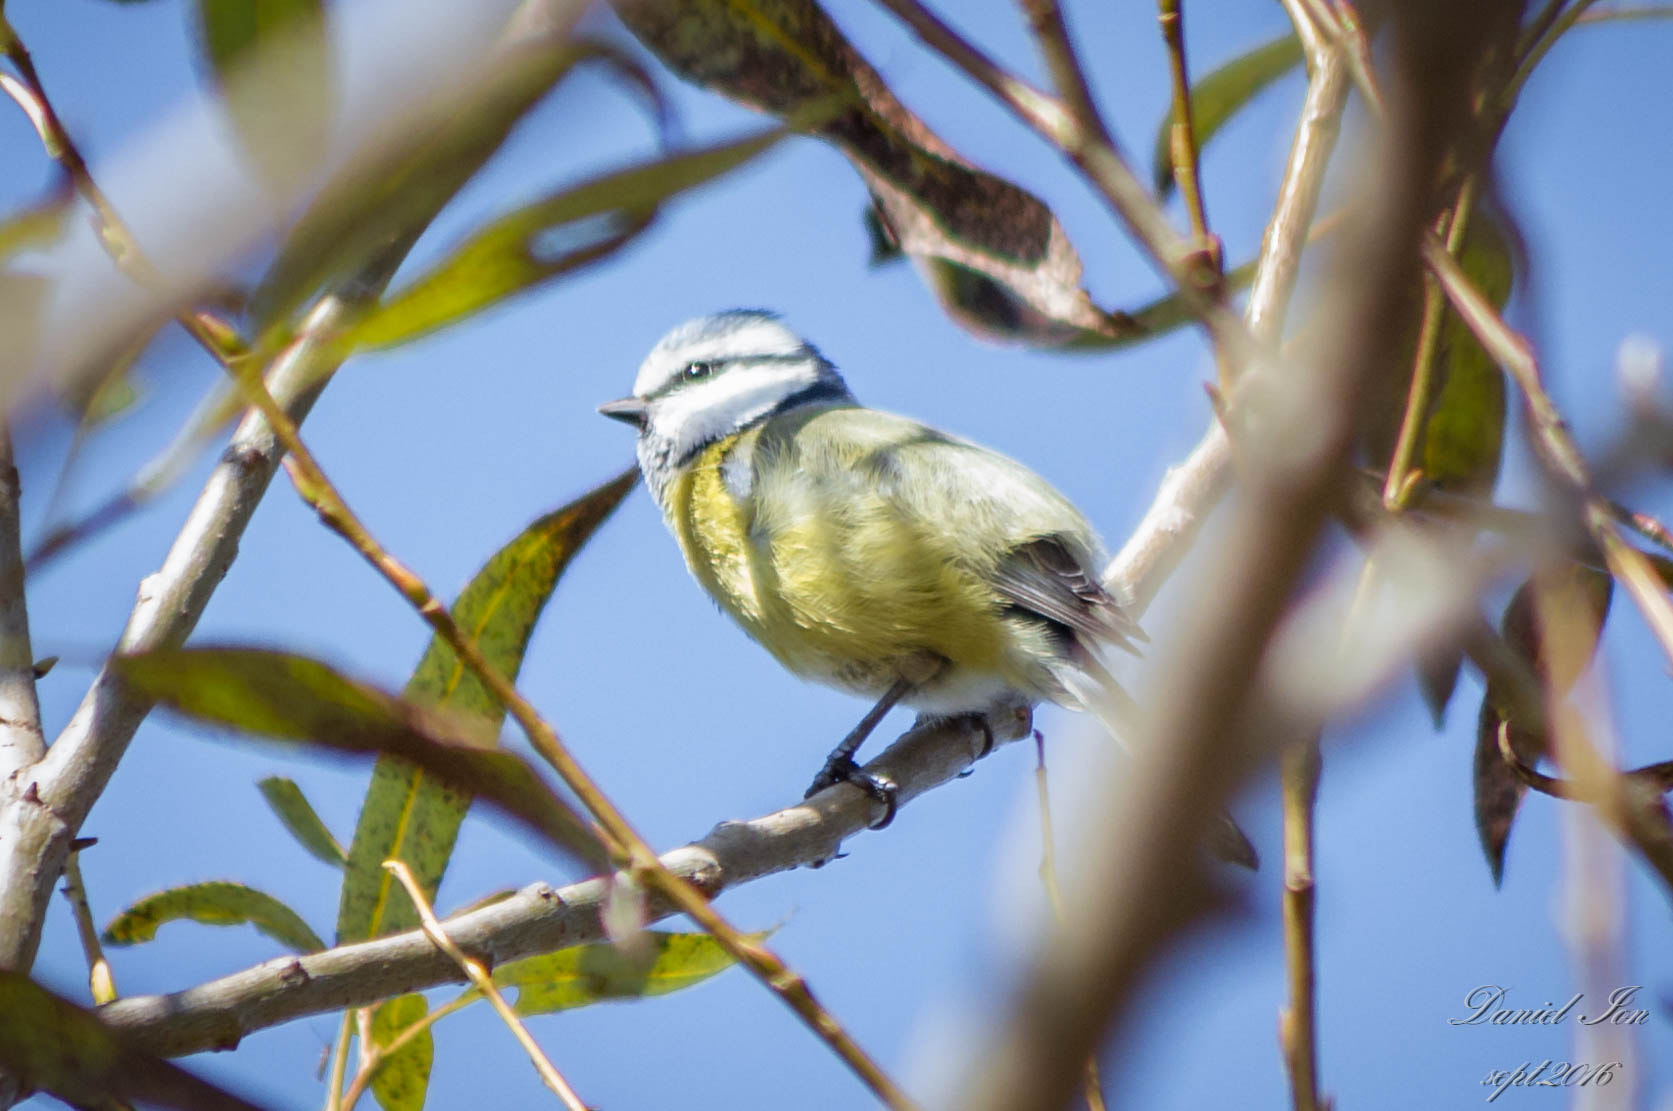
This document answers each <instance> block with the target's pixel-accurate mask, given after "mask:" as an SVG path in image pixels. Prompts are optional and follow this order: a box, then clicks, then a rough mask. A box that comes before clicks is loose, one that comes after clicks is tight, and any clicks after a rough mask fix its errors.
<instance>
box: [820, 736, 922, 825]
mask: <svg viewBox="0 0 1673 1111" xmlns="http://www.w3.org/2000/svg"><path fill="white" fill-rule="evenodd" d="M838 783H851V784H853V785H854V786H856V787H858V788H859V789H860V790H862V791H864V792H865V793H866V794H867V795H870V796H871V799H872V801H873V802H876V803H879V804H881V805H882V807H883V818H882V820H881V821H877V822H873V823H872V824H871V825H870V827H869V828H871V829H882V828H883V827H884V826H886V825H888V824H889V823H890V822H892V821H894V820H895V812H896V811H897V810H898V809H899V808H900V787H899V786H897V785H896V783H895V781H894V780H892V779H890V778H889V777H888V776H886V775H873V774H872V773H870V772H868V771H866V770H865V769H864V768H862V767H860V765H858V764H856V763H855V762H854V760H853V758H852V757H849V756H844V757H841V758H838V757H837V756H835V755H834V754H833V755H832V757H831V759H829V760H826V761H825V766H824V767H823V768H820V769H819V774H818V775H817V776H815V777H814V779H813V784H812V785H811V786H810V787H808V789H807V794H805V795H803V796H802V797H803V798H806V799H810V798H812V797H813V796H814V795H817V794H818V793H819V792H820V791H823V790H824V789H825V788H827V787H834V786H836V785H837V784H838Z"/></svg>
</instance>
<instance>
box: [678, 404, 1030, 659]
mask: <svg viewBox="0 0 1673 1111" xmlns="http://www.w3.org/2000/svg"><path fill="white" fill-rule="evenodd" d="M761 433H762V430H761V429H759V428H757V429H752V430H750V431H748V432H745V433H742V434H740V435H737V436H733V437H730V438H728V439H725V440H722V441H720V442H718V443H716V444H714V445H712V446H710V447H708V448H706V449H705V450H704V451H703V452H702V454H701V455H700V456H699V457H698V458H697V459H696V460H694V461H693V463H692V464H691V465H690V466H689V467H688V468H687V469H686V470H685V471H684V472H683V473H682V474H681V475H680V476H679V477H678V478H677V479H676V480H675V481H674V482H673V484H672V485H671V487H670V490H669V496H668V499H667V502H666V505H665V511H666V513H667V516H668V519H669V524H670V525H671V526H672V529H673V532H674V534H675V535H676V537H678V539H679V543H680V547H681V549H682V551H683V552H684V554H685V557H686V562H687V564H688V565H689V566H690V568H691V571H692V573H693V574H694V575H695V576H696V578H697V580H698V582H699V583H701V585H702V586H703V588H704V589H705V590H706V591H708V593H709V594H710V595H711V596H713V597H714V598H715V600H716V601H718V602H719V603H720V605H721V606H722V608H724V609H725V610H726V611H727V612H728V613H729V614H731V616H732V617H733V618H734V619H736V620H737V621H738V623H739V624H740V625H742V626H743V628H744V630H745V631H746V632H748V633H749V634H750V635H751V636H752V637H754V638H755V639H756V640H757V641H759V642H760V643H761V644H762V645H763V646H764V647H766V648H767V649H768V650H769V651H770V652H772V653H773V655H774V656H776V657H777V658H778V659H779V661H780V662H781V663H782V664H784V666H786V667H787V668H789V669H790V670H791V671H794V672H796V673H797V674H800V675H804V676H807V677H809V678H814V679H819V680H823V681H825V682H830V683H835V684H837V685H839V686H844V687H848V688H851V689H855V690H859V691H875V690H880V689H882V688H886V687H887V686H888V685H889V684H890V683H891V682H893V681H894V679H895V678H897V677H899V676H900V675H901V674H902V673H903V672H904V673H906V674H909V675H910V673H911V671H912V670H913V669H915V668H921V666H922V661H923V659H924V658H925V657H926V656H927V657H938V658H940V659H943V660H947V661H950V662H951V663H952V664H954V665H956V666H957V667H959V668H964V669H970V670H974V671H978V672H994V671H1004V670H1008V669H1007V668H1006V666H1005V663H1004V661H1003V657H1004V656H1005V655H1006V647H1007V646H1006V643H1005V642H1006V636H1007V633H1006V628H1005V626H1004V623H1003V622H1002V621H1001V620H1000V619H999V618H1000V615H999V612H998V607H997V605H996V603H995V598H994V595H993V592H992V591H991V590H989V589H986V588H985V587H984V586H983V584H982V583H981V582H980V581H979V580H978V579H977V577H976V576H975V575H974V574H973V573H971V572H970V571H969V570H967V569H965V568H964V567H963V566H962V565H961V564H959V563H957V562H955V561H953V560H949V559H947V558H945V551H944V541H943V542H942V543H941V544H938V543H937V540H938V538H935V537H928V536H924V535H921V533H922V532H923V527H922V523H921V522H916V521H912V520H907V519H903V518H902V516H901V515H899V514H898V513H895V512H892V511H891V507H890V506H889V504H888V503H887V502H886V500H884V499H883V498H882V497H880V496H879V495H877V494H876V493H875V492H873V491H870V490H869V489H868V488H867V487H866V486H865V485H864V483H859V484H854V483H852V482H837V481H830V480H828V479H825V480H821V479H820V478H817V477H810V475H809V470H808V468H806V467H803V466H801V465H800V462H801V461H799V460H798V459H797V457H796V451H795V448H794V446H793V445H786V444H784V443H783V442H782V441H781V440H780V439H779V438H778V437H774V441H773V442H772V443H770V444H769V445H767V446H763V445H761V444H760V443H759V440H760V436H761ZM758 449H759V450H758ZM729 461H730V462H731V464H732V467H733V470H732V472H731V473H732V474H733V476H734V481H733V486H739V475H740V474H741V473H742V472H744V471H745V469H746V468H748V469H749V473H750V475H751V482H750V485H749V487H748V489H747V490H744V491H743V493H742V496H739V494H738V493H735V492H734V489H733V488H731V487H729V486H728V483H727V481H726V476H727V473H728V463H729Z"/></svg>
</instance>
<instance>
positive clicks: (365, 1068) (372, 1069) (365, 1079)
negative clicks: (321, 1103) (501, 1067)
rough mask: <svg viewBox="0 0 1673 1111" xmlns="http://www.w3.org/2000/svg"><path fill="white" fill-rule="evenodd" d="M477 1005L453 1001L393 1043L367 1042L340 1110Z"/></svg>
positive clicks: (349, 1106)
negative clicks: (385, 1069)
mask: <svg viewBox="0 0 1673 1111" xmlns="http://www.w3.org/2000/svg"><path fill="white" fill-rule="evenodd" d="M426 933H428V931H426ZM473 1002H475V999H474V998H473V997H472V996H470V995H468V994H467V995H461V996H459V997H458V998H457V999H452V1000H450V1001H448V1002H447V1003H444V1004H443V1005H441V1006H440V1007H437V1008H436V1009H435V1010H433V1011H425V1012H424V1017H423V1018H420V1019H419V1020H418V1021H416V1022H414V1023H413V1024H412V1025H410V1026H407V1027H404V1028H403V1029H402V1030H401V1032H400V1033H399V1034H396V1035H395V1036H394V1037H393V1038H390V1039H389V1041H388V1042H386V1043H384V1044H383V1045H378V1044H377V1043H376V1042H372V1041H371V1039H367V1044H366V1045H365V1046H363V1047H362V1048H363V1052H362V1054H361V1056H362V1058H363V1060H362V1061H361V1064H360V1067H359V1068H357V1069H355V1070H354V1078H353V1079H352V1080H350V1081H349V1086H348V1088H347V1089H346V1090H345V1091H344V1092H343V1098H342V1100H341V1102H340V1103H339V1106H340V1107H341V1108H343V1109H344V1111H350V1109H352V1108H353V1107H354V1105H355V1104H357V1103H359V1102H360V1097H361V1096H362V1095H364V1094H365V1093H366V1088H367V1087H368V1086H369V1085H370V1084H371V1083H372V1077H373V1076H375V1075H377V1071H378V1069H379V1068H380V1067H382V1065H383V1063H384V1062H385V1061H387V1060H389V1059H390V1058H391V1057H393V1056H395V1055H396V1054H397V1053H399V1052H401V1050H403V1049H405V1048H406V1047H407V1046H408V1045H409V1044H411V1043H412V1041H413V1040H414V1039H415V1038H417V1037H419V1036H420V1035H421V1034H423V1033H424V1031H426V1030H428V1029H430V1027H432V1026H434V1025H435V1024H436V1023H438V1022H440V1021H441V1020H442V1019H444V1018H446V1017H447V1016H448V1015H451V1014H457V1013H458V1012H459V1011H462V1010H464V1009H465V1008H466V1007H468V1006H470V1005H471V1004H472V1003H473Z"/></svg>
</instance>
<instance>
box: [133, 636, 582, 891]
mask: <svg viewBox="0 0 1673 1111" xmlns="http://www.w3.org/2000/svg"><path fill="white" fill-rule="evenodd" d="M111 666H112V668H113V669H114V670H115V672H116V674H117V675H118V676H120V677H121V678H122V679H123V680H124V681H125V682H126V683H127V684H128V685H129V686H130V687H131V688H132V689H134V690H135V691H137V692H138V693H139V694H141V695H143V696H144V697H147V698H150V699H152V700H154V701H156V702H158V703H160V704H162V705H165V706H167V707H169V708H170V709H173V710H176V711H178V712H180V713H183V714H186V715H188V716H191V717H195V718H197V719H199V720H200V721H204V722H208V723H211V724H216V725H225V726H230V727H232V728H235V729H240V730H243V731H245V732H248V733H257V734H264V735H266V736H268V737H272V738H274V739H276V740H283V741H297V742H306V743H309V744H312V745H315V746H317V747H319V748H325V749H333V750H336V751H339V752H348V753H355V754H360V755H383V754H389V755H394V756H397V757H399V758H400V759H402V760H405V761H408V762H409V763H413V764H416V765H418V766H420V767H422V768H424V769H425V770H426V771H427V772H428V773H430V774H433V775H435V776H436V777H437V778H438V779H442V780H444V781H446V782H448V783H451V784H453V785H455V786H456V787H457V788H459V789H460V790H464V791H468V792H470V793H471V794H474V795H478V796H480V797H482V798H484V799H486V800H487V801H488V802H490V803H492V804H493V805H494V806H496V807H497V808H499V809H500V810H501V811H502V812H504V813H505V814H507V815H509V816H511V817H513V818H516V819H517V820H518V821H519V822H521V823H522V824H523V825H524V826H525V827H527V828H528V829H530V830H532V831H533V832H534V833H535V834H537V835H539V836H540V837H542V838H543V839H545V840H546V841H547V842H548V843H550V844H551V845H553V846H554V847H556V848H558V849H559V850H560V851H562V852H564V853H566V854H567V855H570V856H573V857H575V858H578V859H579V860H580V861H582V862H583V863H584V864H586V865H588V866H592V867H595V868H596V867H601V866H602V865H603V863H604V860H605V857H604V854H603V851H602V849H601V847H600V846H599V844H598V840H597V838H596V836H595V835H594V834H593V831H592V827H591V826H589V825H588V824H587V823H586V822H585V821H584V820H583V819H582V818H581V817H580V815H578V814H576V813H575V811H574V810H573V809H572V808H571V807H570V806H569V804H568V803H566V802H564V801H563V799H561V798H559V797H558V795H557V794H556V793H555V792H553V790H552V789H551V788H550V787H549V786H547V785H546V783H545V781H544V780H542V779H541V777H540V775H539V773H537V772H536V771H535V770H534V768H532V767H530V766H529V764H528V762H527V761H525V760H523V759H521V758H519V757H517V756H513V755H512V754H510V753H507V752H498V751H495V750H494V749H492V748H490V747H486V746H489V745H491V744H493V742H494V739H495V729H493V728H485V725H486V724H487V723H484V722H482V721H481V719H479V718H478V719H471V718H468V717H464V716H461V715H459V714H457V713H448V712H446V711H444V710H441V709H438V708H436V707H433V706H425V705H418V704H416V703H413V702H409V701H405V700H403V699H400V698H397V697H395V696H394V695H392V694H387V693H385V692H383V691H380V690H378V689H377V688H376V687H372V686H368V685H366V684H364V683H357V682H355V681H353V680H351V679H348V678H345V677H344V676H342V675H340V674H338V673H337V672H336V671H333V670H332V669H331V668H330V667H327V666H326V665H325V664H323V663H320V662H319V661H318V660H311V659H308V658H306V657H304V656H292V655H288V654H286V653H283V652H274V651H270V650H267V649H262V648H214V647H207V648H172V649H158V650H156V651H153V652H143V653H139V654H136V655H131V656H116V657H113V658H112V660H111ZM350 859H351V862H352V860H353V854H352V853H351V854H350Z"/></svg>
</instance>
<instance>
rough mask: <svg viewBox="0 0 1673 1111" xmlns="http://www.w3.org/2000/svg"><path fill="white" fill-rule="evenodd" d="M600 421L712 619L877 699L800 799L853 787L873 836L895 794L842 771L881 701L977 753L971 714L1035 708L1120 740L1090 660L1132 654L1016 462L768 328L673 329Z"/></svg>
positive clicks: (1093, 563)
mask: <svg viewBox="0 0 1673 1111" xmlns="http://www.w3.org/2000/svg"><path fill="white" fill-rule="evenodd" d="M599 412H601V413H603V414H604V415H605V416H608V417H612V418H614V419H616V420H620V421H624V422H626V423H628V424H632V425H634V426H635V427H636V428H638V430H639V441H638V455H639V466H640V469H641V471H642V472H643V473H644V476H645V483H646V485H647V486H648V487H649V488H650V491H651V494H652V495H653V496H654V497H655V498H656V502H657V505H658V506H659V507H660V508H661V509H662V513H663V517H664V518H665V519H666V521H667V523H668V527H669V529H670V530H671V531H672V532H673V533H674V536H675V538H676V539H677V540H678V541H679V545H680V550H681V551H682V552H683V553H684V555H685V560H686V565H687V566H688V567H689V568H690V570H691V573H692V575H693V576H695V577H696V579H697V581H698V582H699V583H700V584H701V585H702V587H703V589H704V590H706V591H708V593H709V595H710V596H711V597H713V598H714V600H715V601H716V602H718V603H719V605H720V607H721V608H722V609H724V610H725V611H726V612H727V613H728V614H730V615H731V616H732V618H733V619H734V620H736V621H737V622H738V624H740V625H741V626H743V628H744V631H745V632H747V633H748V634H749V635H750V636H751V637H753V638H754V639H755V640H757V641H758V642H760V644H761V645H762V646H763V647H765V648H766V649H767V650H768V651H769V652H771V653H772V654H773V655H774V656H775V657H776V658H777V659H778V661H779V662H780V663H781V664H783V665H784V666H785V667H786V668H788V669H789V670H790V671H792V672H794V673H795V674H797V675H800V676H803V677H805V678H809V679H815V680H818V681H820V682H823V683H826V684H829V685H831V686H835V687H838V688H840V689H843V690H849V691H853V692H854V693H856V694H861V695H865V696H868V697H870V698H874V699H876V700H877V703H876V705H875V706H874V707H873V708H872V710H871V712H869V713H868V714H867V715H866V716H865V718H864V719H863V720H862V721H861V723H860V725H859V726H857V727H856V728H855V730H854V731H853V732H851V733H850V734H849V735H848V736H847V737H846V738H844V740H843V742H842V743H841V744H839V745H838V746H837V748H836V750H835V751H833V752H832V753H831V755H830V758H829V759H828V760H827V761H826V763H825V766H824V768H823V769H822V770H821V772H820V774H819V777H818V778H817V779H815V781H814V783H813V786H812V787H811V788H809V790H808V794H809V795H812V794H813V793H814V792H816V791H818V790H821V789H823V788H824V787H827V786H830V785H831V784H833V783H837V782H843V781H847V782H851V783H854V784H855V785H856V786H859V787H861V788H862V789H864V790H866V791H868V792H869V793H870V794H871V795H872V796H873V797H874V798H876V799H877V800H878V801H879V802H880V803H881V804H882V805H883V806H884V808H885V812H884V817H883V818H882V819H881V820H880V821H879V822H877V823H876V824H877V827H881V826H883V825H887V824H888V822H889V820H890V819H892V818H893V816H894V804H895V799H894V786H893V784H890V783H887V782H884V781H882V780H881V779H880V778H878V777H873V776H869V775H867V774H866V773H865V772H863V771H862V770H860V768H859V767H858V765H857V764H856V763H855V761H854V758H853V757H854V752H855V751H856V750H857V749H858V747H859V745H860V743H861V742H862V741H864V739H865V737H866V734H867V733H869V732H870V730H871V728H872V727H873V726H875V725H876V723H877V721H879V720H881V718H882V717H883V715H884V714H885V713H886V712H887V711H888V710H889V708H890V707H891V706H893V705H895V704H896V703H897V702H898V703H904V704H905V705H908V706H912V707H914V708H916V709H917V710H919V711H920V713H921V714H923V715H925V716H928V717H951V716H956V715H965V714H970V715H976V716H978V717H979V719H980V720H981V721H982V723H983V725H982V727H983V729H984V731H985V732H986V736H987V738H988V747H989V748H991V747H992V741H993V733H992V730H991V728H990V727H989V726H988V725H987V720H988V715H990V714H995V713H1003V712H1006V711H1011V712H1015V711H1017V710H1019V709H1025V708H1032V707H1033V706H1034V705H1035V704H1036V703H1038V702H1042V701H1050V702H1055V703H1057V704H1059V705H1062V706H1065V707H1069V708H1071V709H1086V710H1091V711H1092V712H1093V713H1095V714H1097V715H1098V717H1099V718H1100V719H1102V720H1103V721H1104V722H1105V725H1106V727H1107V728H1109V729H1110V730H1111V731H1112V733H1117V731H1118V730H1120V729H1121V728H1122V727H1123V725H1124V723H1127V722H1130V721H1131V720H1132V716H1131V711H1132V707H1131V703H1130V701H1129V699H1128V697H1127V695H1126V694H1125V693H1124V692H1123V691H1122V690H1121V688H1120V687H1119V686H1118V685H1117V684H1116V682H1115V680H1114V678H1113V677H1112V676H1111V675H1110V673H1109V671H1108V670H1107V669H1106V668H1105V666H1104V664H1103V663H1102V662H1100V659H1099V656H1100V654H1101V653H1102V652H1104V651H1106V650H1108V649H1111V648H1119V649H1127V650H1133V645H1134V643H1135V642H1136V641H1141V640H1143V639H1144V635H1143V633H1142V632H1141V631H1140V629H1139V627H1138V625H1137V624H1136V623H1135V622H1134V621H1133V620H1132V619H1131V618H1129V617H1128V616H1127V615H1126V614H1125V613H1124V612H1123V610H1122V607H1121V605H1120V604H1119V602H1118V601H1117V599H1116V598H1115V597H1114V596H1113V595H1111V593H1110V592H1109V591H1108V590H1106V589H1105V588H1104V586H1103V585H1102V583H1101V582H1100V581H1099V576H1098V568H1099V566H1100V563H1101V558H1100V554H1101V547H1100V544H1099V541H1098V538H1097V536H1096V535H1095V534H1094V532H1093V530H1092V527H1091V526H1090V525H1089V524H1088V523H1087V521H1086V519H1085V518H1084V517H1083V516H1082V515H1081V513H1080V511H1079V510H1077V509H1076V508H1075V507H1074V505H1073V504H1071V503H1070V502H1069V500H1068V499H1067V498H1065V497H1064V496H1063V495H1062V494H1060V493H1058V492H1057V491H1056V490H1055V489H1053V488H1052V486H1051V485H1050V484H1049V483H1047V482H1046V480H1045V479H1043V478H1041V477H1040V476H1039V475H1037V474H1035V473H1034V472H1033V471H1031V470H1029V469H1028V468H1027V467H1025V466H1023V465H1022V464H1021V463H1018V462H1016V461H1014V460H1012V459H1009V458H1007V457H1005V456H1003V455H1000V454H998V453H997V452H994V451H990V450H988V449H987V448H984V447H979V446H978V445H976V444H973V443H970V442H969V441H967V440H961V439H958V438H957V437H954V436H950V435H947V434H946V433H944V432H940V431H937V430H936V429H934V428H930V427H928V426H927V425H923V424H920V423H918V422H917V421H913V420H909V419H907V418H905V417H900V416H895V415H894V414H892V413H885V412H880V411H879V410H876V409H868V408H866V407H864V406H862V405H860V404H859V402H857V401H856V400H855V399H854V396H853V394H851V393H850V392H849V390H848V386H847V384H846V383H845V382H844V381H843V378H842V376H841V375H840V374H839V373H838V372H837V369H836V367H835V366H833V365H832V364H831V362H830V361H829V360H828V359H826V358H825V357H824V356H823V355H821V354H820V353H819V351H818V349H817V348H815V347H814V346H813V345H812V344H810V343H808V342H806V341H805V340H803V339H802V338H801V337H799V336H797V335H796V334H795V333H794V332H792V331H791V330H790V329H789V328H788V327H786V326H785V325H784V324H783V323H782V322H781V321H780V320H779V318H778V317H777V316H776V315H775V314H773V313H770V312H764V311H759V310H734V311H730V312H722V313H717V314H715V315H712V316H705V317H700V318H698V319H696V320H692V321H689V322H687V323H685V324H682V325H680V326H679V327H677V328H675V329H674V330H673V331H671V332H669V333H668V334H667V335H666V336H664V337H663V338H662V340H661V341H660V342H659V343H658V344H657V345H656V346H655V348H653V349H652V350H651V353H650V355H649V356H647V357H646V359H645V361H644V364H643V365H642V366H641V367H640V368H639V375H638V377H637V378H636V379H635V380H634V383H633V395H632V396H631V397H626V398H622V399H621V400H619V401H611V402H608V403H606V404H604V405H601V406H599ZM1117 735H1119V734H1118V733H1117ZM1239 837H1241V835H1239ZM1244 844H1245V845H1246V844H1247V842H1246V841H1245V842H1244ZM1249 851H1250V852H1251V853H1252V849H1251V850H1249Z"/></svg>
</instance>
